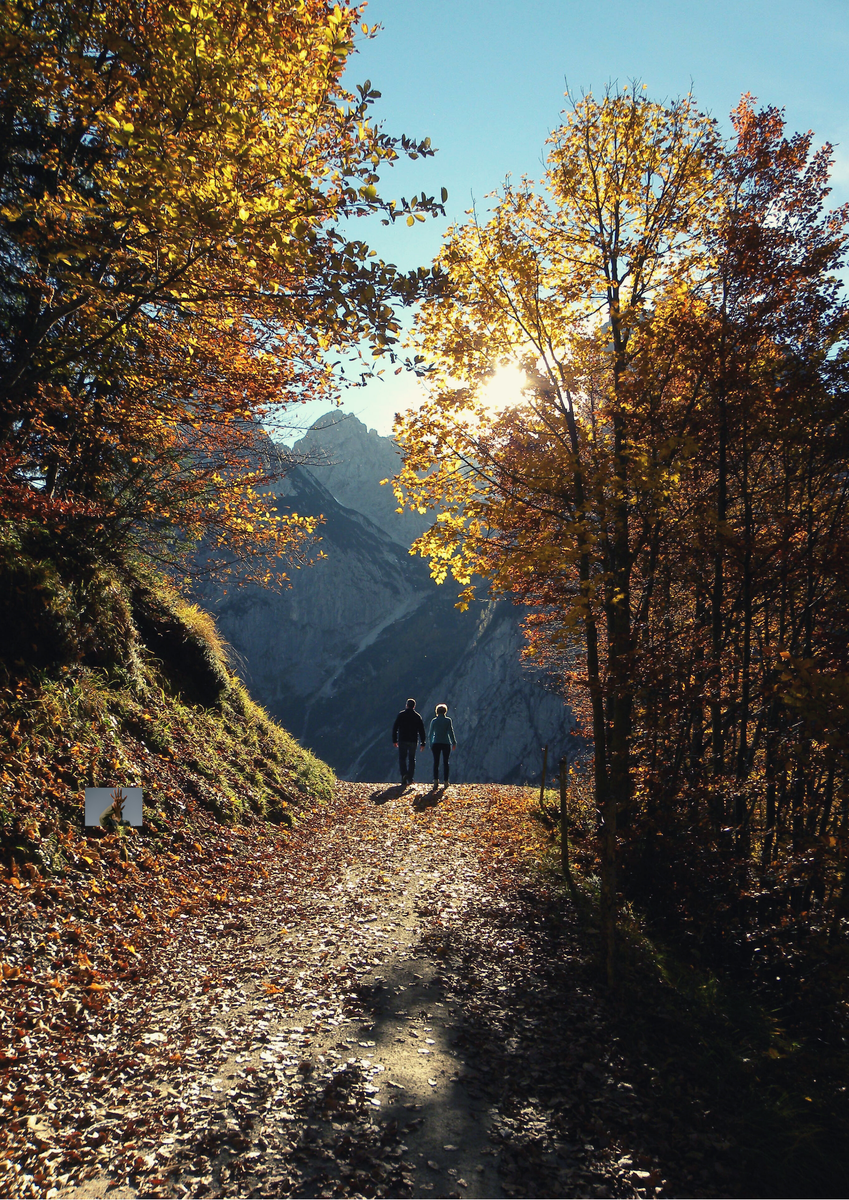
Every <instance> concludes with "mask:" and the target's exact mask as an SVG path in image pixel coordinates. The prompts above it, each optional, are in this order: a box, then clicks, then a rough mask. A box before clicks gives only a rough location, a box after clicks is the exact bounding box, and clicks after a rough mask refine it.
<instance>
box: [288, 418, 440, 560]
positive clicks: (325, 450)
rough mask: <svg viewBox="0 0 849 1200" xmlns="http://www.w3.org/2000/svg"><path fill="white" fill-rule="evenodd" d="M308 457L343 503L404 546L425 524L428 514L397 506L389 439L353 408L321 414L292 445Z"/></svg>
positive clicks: (394, 453) (394, 456) (397, 458)
mask: <svg viewBox="0 0 849 1200" xmlns="http://www.w3.org/2000/svg"><path fill="white" fill-rule="evenodd" d="M292 451H293V453H294V454H296V455H299V456H303V457H304V458H305V459H306V460H307V466H308V468H309V471H310V474H311V475H312V476H313V477H314V478H315V479H317V480H318V481H319V483H322V484H324V486H325V487H326V488H327V489H328V491H330V492H332V494H333V496H334V497H335V499H336V500H337V501H338V502H339V503H340V504H342V505H344V506H345V507H346V508H353V509H356V511H357V512H361V513H363V514H364V515H365V516H367V517H368V518H369V520H370V521H372V522H373V523H374V524H375V525H377V526H378V528H379V529H382V530H383V532H384V533H385V534H388V536H389V537H391V538H392V540H393V541H395V542H400V543H401V545H403V546H405V547H406V546H409V545H410V543H411V542H412V541H413V540H414V538H417V537H418V536H419V534H420V533H424V531H425V530H426V529H427V527H428V525H429V524H430V517H428V516H421V515H420V514H418V513H411V512H404V513H398V512H397V511H396V509H397V507H398V502H397V500H396V499H395V494H394V492H393V491H392V485H391V484H389V483H386V484H383V486H381V480H382V479H391V478H392V476H393V475H396V474H397V473H398V471H399V470H400V468H401V455H400V453H399V451H398V447H397V446H396V445H395V443H394V442H393V440H392V438H388V437H381V436H380V434H378V433H377V431H376V430H374V429H368V428H366V426H365V425H364V424H363V423H362V421H360V420H358V419H357V417H355V416H354V415H353V414H352V413H343V412H341V411H340V410H339V409H334V410H333V411H332V412H329V413H325V414H324V416H323V417H319V419H318V420H317V421H316V422H315V424H314V425H313V426H312V428H311V429H309V430H307V432H306V434H304V436H303V437H302V438H301V439H300V440H299V441H297V442H295V444H294V446H293V447H292Z"/></svg>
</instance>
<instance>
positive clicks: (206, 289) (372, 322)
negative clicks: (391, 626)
mask: <svg viewBox="0 0 849 1200" xmlns="http://www.w3.org/2000/svg"><path fill="white" fill-rule="evenodd" d="M359 19H360V12H359V9H358V8H357V7H355V6H352V5H348V4H336V5H334V4H332V3H329V2H328V0H300V2H297V3H288V2H281V0H259V2H258V3H251V4H247V5H234V4H225V3H204V2H203V0H198V2H195V0H153V2H152V3H140V2H139V0H117V3H113V2H112V0H110V3H108V4H106V3H103V2H100V0H94V2H93V3H91V4H85V5H82V6H80V5H78V4H72V3H67V2H64V0H60V2H56V0H44V2H41V0H6V2H5V3H3V4H2V8H0V62H2V83H0V100H1V101H2V105H1V106H0V269H1V270H2V276H0V398H2V402H0V501H2V512H3V515H4V516H5V517H7V518H14V519H17V520H30V521H34V522H35V523H36V524H37V525H40V526H42V527H46V528H49V529H52V530H53V531H54V532H56V531H61V532H62V535H63V537H65V538H78V539H79V540H80V541H81V542H83V543H85V544H86V545H88V546H89V547H97V548H98V551H99V552H101V553H108V554H111V555H112V556H113V557H117V558H121V557H126V554H127V553H128V552H129V551H130V550H131V548H132V547H136V548H137V549H142V550H144V551H145V552H146V553H147V554H148V555H150V556H153V557H154V558H163V557H165V558H167V557H169V555H171V554H172V552H173V550H174V548H175V543H177V542H185V541H186V539H188V540H189V541H190V542H191V541H193V540H197V539H198V538H201V537H203V538H204V539H205V543H206V545H207V547H208V548H209V549H210V551H211V552H214V551H215V550H216V548H217V549H219V550H222V551H223V550H225V549H226V551H227V552H228V553H233V552H234V551H235V552H236V553H237V554H242V555H250V554H252V553H254V552H256V551H262V552H265V553H266V554H268V555H269V556H272V557H273V556H276V555H277V554H278V553H280V552H286V551H289V552H291V551H295V550H297V548H298V546H299V545H300V544H301V543H302V541H303V538H304V537H305V536H308V535H309V533H310V531H311V524H310V522H308V521H304V520H303V519H301V518H298V517H297V515H294V514H292V515H289V516H286V517H283V516H281V515H280V514H278V513H277V512H276V511H275V510H274V509H273V507H272V506H271V504H270V503H269V502H268V501H267V500H266V499H265V498H264V497H263V495H262V489H263V485H264V484H265V483H267V482H268V481H269V479H270V478H271V477H272V476H273V474H274V467H273V465H270V464H269V462H268V460H267V458H266V461H264V462H263V461H261V459H260V457H258V456H257V453H256V445H255V430H256V427H257V424H258V422H259V421H260V420H261V419H262V417H263V416H264V415H266V414H267V413H268V412H269V410H270V409H271V407H272V406H277V405H281V404H283V405H285V404H291V403H294V402H298V401H300V400H302V399H306V398H312V397H315V396H322V395H332V393H333V389H334V387H335V383H334V375H333V371H332V369H331V361H332V358H333V357H334V356H335V357H336V358H337V359H338V358H339V357H340V352H341V354H342V355H343V356H344V354H345V353H346V352H350V354H351V355H353V356H354V358H356V356H357V355H360V356H362V355H363V354H364V353H365V361H364V362H363V363H362V370H364V371H366V372H368V371H370V370H371V369H372V365H371V364H372V363H373V362H376V361H377V360H378V359H379V358H380V357H381V356H382V355H384V354H387V353H388V354H391V353H392V346H393V344H394V343H395V341H396V338H397V334H398V323H397V318H396V315H395V305H396V304H397V302H398V301H404V300H406V299H408V298H410V297H412V296H414V295H415V294H416V293H417V291H418V289H419V288H420V287H421V285H422V282H423V280H424V278H425V276H426V274H427V272H424V271H422V272H420V273H418V274H416V273H413V274H412V275H409V276H402V275H400V274H399V273H398V272H397V271H396V270H395V269H394V268H393V267H392V266H391V265H387V264H385V263H383V262H381V261H379V260H378V259H377V258H376V257H375V256H374V254H373V253H372V252H371V251H370V250H369V248H368V247H367V245H366V244H365V243H364V242H362V241H357V240H351V239H350V237H347V236H344V235H343V234H342V233H341V232H340V222H342V221H343V219H345V218H350V217H354V216H359V215H364V214H367V213H374V212H381V213H383V215H384V219H385V220H387V221H392V220H395V219H396V218H397V217H398V216H401V215H403V216H405V217H406V219H407V220H408V221H410V222H413V221H414V220H416V219H423V218H424V215H425V214H426V213H428V212H432V211H434V210H437V209H439V207H440V206H439V204H438V203H436V202H435V201H433V200H432V199H428V198H427V197H425V196H424V195H423V196H422V197H420V198H419V199H418V200H415V201H413V202H411V203H408V202H404V201H402V202H400V203H398V204H396V203H395V202H392V201H386V200H384V199H382V198H381V197H380V195H379V193H378V190H377V189H378V182H379V180H378V172H379V170H380V169H381V167H382V166H384V165H387V164H391V163H392V162H393V161H395V160H396V159H397V157H398V155H399V154H409V155H411V156H412V157H416V156H418V155H428V154H430V153H431V149H430V145H429V142H428V141H427V140H425V141H424V142H413V141H410V140H409V139H407V138H406V137H401V138H393V137H390V136H388V135H386V134H385V133H384V132H383V131H382V130H381V128H380V127H379V126H378V125H375V123H374V122H373V121H372V119H371V116H370V109H371V106H372V104H373V102H374V100H375V98H376V97H377V95H379V93H377V92H375V91H373V90H372V89H371V85H370V84H369V83H366V84H364V85H363V86H361V87H359V88H358V90H357V93H356V94H355V95H352V94H349V93H348V92H347V91H346V90H345V89H343V87H342V85H341V76H342V73H343V70H344V68H345V66H346V64H347V62H348V61H349V58H350V55H351V53H352V50H353V38H354V34H355V29H356V27H357V24H358V21H359ZM364 29H365V32H366V34H373V33H374V29H372V30H368V29H367V28H365V27H364ZM346 228H348V226H346ZM363 345H365V346H367V347H370V351H368V350H367V351H365V352H364V351H363V350H362V347H363Z"/></svg>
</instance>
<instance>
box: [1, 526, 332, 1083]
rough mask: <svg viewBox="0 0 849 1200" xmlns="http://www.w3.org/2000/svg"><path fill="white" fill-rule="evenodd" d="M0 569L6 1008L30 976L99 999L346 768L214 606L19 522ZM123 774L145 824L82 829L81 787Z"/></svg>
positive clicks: (235, 880) (217, 899)
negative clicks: (230, 640) (307, 741)
mask: <svg viewBox="0 0 849 1200" xmlns="http://www.w3.org/2000/svg"><path fill="white" fill-rule="evenodd" d="M0 581H2V589H0V638H2V647H0V649H2V654H0V732H2V738H0V746H2V751H0V753H2V761H0V893H2V896H3V904H2V905H1V906H0V907H2V909H3V911H4V913H5V937H4V938H3V939H2V972H3V977H4V978H5V979H6V980H7V981H9V982H10V983H15V981H19V983H20V985H21V987H17V988H15V987H12V988H7V989H2V988H0V996H3V998H4V1001H5V1003H4V1004H3V1005H2V1006H0V1007H2V1008H5V1010H6V1012H7V1017H8V1015H9V1013H10V1012H11V1009H12V1008H15V1007H16V1005H17V1009H18V1011H20V1010H21V1004H23V1005H24V1008H25V1007H26V1003H25V993H24V990H22V988H23V987H24V985H28V982H33V981H39V988H40V990H39V991H37V992H36V993H32V994H31V995H30V998H32V995H38V996H43V994H44V992H43V989H44V987H49V988H52V989H53V993H54V994H56V995H62V994H63V993H64V990H65V989H67V988H68V987H70V986H72V985H73V986H78V985H80V984H81V986H82V987H83V988H84V989H87V992H86V994H85V995H84V996H83V998H84V999H85V1000H86V1003H93V1002H94V999H95V995H94V991H96V990H97V989H98V988H99V987H103V988H104V989H105V988H106V985H107V984H108V982H109V980H110V979H111V978H118V977H121V976H122V974H123V975H124V976H126V972H127V971H128V970H130V971H131V973H132V970H136V969H138V968H139V966H140V963H141V961H142V959H143V951H142V946H143V945H145V944H147V943H149V944H150V945H153V944H155V943H157V942H159V941H161V935H162V934H163V931H164V929H165V926H166V925H167V920H168V917H169V914H170V915H171V916H173V914H174V912H175V911H176V910H180V909H185V908H186V907H187V906H188V907H189V908H191V907H192V906H194V907H197V906H198V905H206V904H210V903H215V904H219V905H221V906H224V907H226V905H227V903H228V896H230V895H231V893H233V891H234V890H237V891H238V890H239V876H240V870H239V869H238V861H239V858H240V854H241V851H242V850H243V849H244V848H245V847H246V846H247V845H248V843H249V842H250V844H251V845H256V844H262V843H265V844H266V845H268V846H269V847H270V846H271V845H272V844H274V845H277V844H279V843H280V842H281V840H283V839H284V838H285V833H286V828H287V826H289V825H291V824H292V823H294V822H296V821H297V820H298V814H299V811H304V810H305V808H307V807H309V806H312V805H315V804H317V803H318V804H323V803H326V802H327V801H328V800H329V799H330V798H331V796H332V794H333V785H334V777H333V773H332V772H331V770H330V769H329V768H328V767H327V766H326V765H325V764H324V763H322V762H321V761H319V760H318V759H316V758H315V757H314V756H313V755H312V754H310V753H309V752H307V751H305V750H304V749H302V748H301V747H300V746H299V745H298V744H297V742H296V741H295V740H294V739H293V738H292V737H291V736H290V735H289V734H288V733H287V732H286V731H285V730H284V729H282V728H280V727H279V726H278V725H276V724H275V722H274V721H272V720H271V719H270V718H269V717H268V715H267V714H266V713H265V712H264V711H263V710H262V709H261V708H260V707H259V706H258V705H257V704H255V703H254V702H253V700H251V698H250V696H249V695H248V693H247V691H246V690H245V688H244V687H243V686H242V684H241V683H240V682H239V681H238V680H237V679H236V678H235V677H234V676H233V674H232V673H231V672H230V670H229V668H228V662H227V654H226V649H225V647H224V646H223V645H222V642H221V640H220V638H219V636H218V634H217V632H216V629H215V626H214V623H213V622H212V620H211V619H210V618H209V616H208V615H207V614H206V613H204V612H202V611H201V610H199V609H198V608H197V607H195V606H194V605H191V604H188V603H187V602H186V601H185V600H183V599H182V598H181V597H180V596H179V595H178V594H177V593H176V592H175V591H173V590H172V589H170V588H168V587H167V586H166V585H165V584H164V583H163V582H162V581H161V580H157V579H156V578H155V577H153V576H150V575H148V576H147V577H146V578H136V579H134V580H132V581H130V582H127V580H126V578H124V579H121V578H119V576H118V575H117V574H116V573H115V572H113V571H110V570H109V569H108V568H107V567H105V566H103V565H102V564H97V563H93V562H90V563H84V562H80V560H79V557H77V558H72V557H71V556H70V555H69V556H67V557H62V556H61V555H58V554H57V553H56V551H55V549H51V550H50V552H47V550H46V549H45V547H44V546H42V545H41V544H40V543H39V535H38V533H37V531H36V532H30V533H29V534H28V537H27V540H24V539H23V538H22V537H21V534H20V533H15V532H10V531H8V530H7V531H6V532H5V534H3V535H2V537H0ZM116 785H117V786H123V787H141V788H142V789H143V798H144V827H143V829H140V830H136V829H126V830H119V831H117V832H112V833H107V832H106V831H104V830H101V829H99V828H94V829H91V828H89V829H87V828H86V827H85V824H84V789H85V788H86V787H107V786H108V787H114V786H116ZM248 834H249V835H250V836H249V837H248ZM241 873H243V874H250V870H249V869H248V863H247V861H246V862H245V864H244V871H243V872H241ZM139 914H142V915H139ZM118 926H120V930H121V932H120V936H119V935H118V934H116V933H115V929H116V928H117V927H118ZM157 931H158V934H159V935H160V936H158V935H157ZM130 946H131V947H132V951H129V950H128V949H127V947H130ZM33 986H35V983H34V982H33ZM92 988H94V991H92ZM38 1007H39V1009H40V1008H41V1007H43V1006H41V1005H39V1006H38ZM19 1023H20V1022H19ZM12 1058H13V1059H15V1053H14V1052H13V1053H12Z"/></svg>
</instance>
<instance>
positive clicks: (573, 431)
mask: <svg viewBox="0 0 849 1200" xmlns="http://www.w3.org/2000/svg"><path fill="white" fill-rule="evenodd" d="M550 143H551V152H550V155H549V159H548V171H547V174H546V178H545V187H546V193H545V194H543V193H541V192H539V191H538V190H537V189H536V188H535V187H534V186H533V184H532V183H530V182H529V181H527V180H525V181H523V182H522V183H521V185H519V186H518V187H507V188H506V189H505V191H504V193H503V195H502V196H501V197H500V198H499V199H498V201H497V203H496V204H495V205H494V209H493V212H492V215H491V216H490V217H489V219H488V220H487V221H486V222H485V223H481V222H479V221H477V220H472V222H471V223H470V224H468V225H466V226H464V227H462V228H455V229H452V230H451V231H450V232H449V237H448V240H447V242H446V245H445V247H444V249H443V251H442V253H441V255H440V258H439V260H438V261H439V265H440V267H441V268H442V270H443V271H444V272H445V273H446V276H447V278H448V280H449V283H448V285H447V286H446V288H445V289H444V291H443V292H442V294H441V295H440V296H439V297H438V298H435V299H433V300H431V301H430V302H428V303H427V304H426V305H425V307H424V309H423V313H422V317H421V319H420V321H419V323H418V342H419V344H420V346H421V347H422V348H423V351H424V353H425V354H426V356H427V357H428V359H429V360H430V361H431V362H432V363H433V366H434V374H433V389H432V396H431V400H430V401H429V403H427V404H426V405H425V406H424V408H423V409H422V410H420V411H419V412H418V413H417V414H415V416H411V417H410V418H408V419H407V420H404V421H401V422H400V424H399V426H398V428H397V432H398V435H399V437H400V440H401V444H402V446H403V448H404V451H405V466H404V471H403V473H402V476H401V478H400V494H401V496H402V498H407V499H408V500H410V501H411V502H412V503H414V504H417V505H420V506H426V505H434V506H438V507H439V508H440V509H441V511H440V513H439V519H438V521H437V523H436V525H435V526H434V528H433V529H432V530H431V532H430V533H428V534H425V535H424V537H423V538H421V539H420V540H419V543H418V548H419V550H420V552H421V553H423V554H425V555H428V556H430V557H431V559H432V561H433V569H434V573H435V575H436V577H437V578H443V577H444V576H445V575H446V573H447V571H448V570H449V569H450V570H451V571H452V572H453V574H454V576H455V578H457V579H458V580H459V581H460V582H462V583H464V584H466V585H467V588H468V584H469V580H470V578H471V576H472V574H473V573H474V572H478V573H480V574H483V575H485V576H486V577H487V578H488V579H489V580H490V581H491V584H492V586H493V587H494V588H495V589H496V590H500V591H504V592H509V593H511V594H513V595H514V596H516V597H518V598H519V599H521V600H523V601H525V602H531V603H533V604H536V605H541V606H543V607H544V608H547V609H551V608H552V607H554V608H555V609H556V611H557V613H558V622H559V625H558V628H559V630H560V632H561V633H564V632H565V634H566V638H567V641H570V640H571V641H572V642H573V643H575V644H577V643H578V642H579V644H580V646H581V650H582V653H583V656H584V662H585V673H584V680H583V682H584V684H585V686H586V689H587V693H588V698H589V707H590V711H591V728H592V736H593V742H594V773H595V789H596V799H597V804H598V809H599V812H600V813H601V814H602V818H603V828H604V835H603V866H604V869H603V876H602V878H603V897H602V907H603V912H604V922H605V929H606V938H607V947H608V951H607V953H608V971H609V973H610V975H611V977H612V974H613V931H614V924H615V907H616V886H617V885H616V835H617V822H618V819H619V816H620V814H621V813H624V812H627V811H628V809H629V807H630V805H631V802H632V797H633V770H632V750H631V746H632V736H633V729H632V726H633V693H634V687H633V682H634V672H635V666H636V658H637V654H638V644H637V643H638V640H639V630H640V628H641V626H640V622H639V608H640V603H641V597H639V596H635V595H634V588H633V581H634V572H635V568H636V566H637V564H639V563H641V561H642V559H643V558H645V556H646V555H649V554H650V553H651V549H650V546H649V545H647V544H646V542H645V537H644V533H645V530H644V528H643V524H642V521H639V522H638V524H637V525H636V526H635V516H636V517H641V516H642V514H640V513H638V512H637V511H636V509H635V506H634V498H635V497H636V496H637V495H639V496H640V498H641V502H642V504H643V508H644V509H645V510H646V511H647V512H648V510H651V512H657V511H659V510H660V508H662V505H663V503H664V501H663V497H664V492H665V489H666V488H667V486H668V483H669V479H670V475H671V472H672V470H673V468H672V465H671V458H670V455H669V454H665V453H664V451H663V448H662V447H661V446H655V447H654V449H655V451H657V452H659V455H658V454H655V456H654V457H652V455H651V453H649V452H648V448H647V447H646V446H645V445H642V446H641V445H640V444H639V433H638V430H639V431H642V430H643V428H644V427H646V424H647V423H648V426H649V427H651V414H650V412H636V411H635V397H634V395H633V391H632V389H631V388H630V386H629V379H630V375H631V373H632V369H633V362H634V359H635V356H636V355H637V354H638V353H639V347H640V342H641V336H642V334H641V329H642V326H643V325H644V323H645V322H646V321H647V320H648V319H649V318H650V316H651V314H652V313H653V311H654V310H655V309H656V308H657V307H658V306H662V305H664V304H669V303H671V302H672V297H673V296H674V295H675V294H676V291H677V290H678V289H679V288H680V287H681V283H682V281H683V280H687V279H692V278H696V276H697V274H698V271H699V269H700V265H701V254H702V238H701V231H702V229H703V228H704V226H705V224H706V222H707V220H708V218H709V216H710V213H711V210H712V206H713V205H714V204H715V203H716V197H715V192H716V185H715V171H714V167H715V163H716V160H717V157H718V154H719V140H718V136H717V131H716V126H715V123H714V122H713V121H712V120H710V119H708V118H706V117H704V116H703V115H701V114H700V113H699V112H698V110H697V109H696V107H695V105H694V103H693V102H692V100H691V99H690V98H687V99H685V100H682V101H680V102H678V103H676V104H674V105H670V106H663V105H659V104H655V103H652V102H651V101H649V100H647V99H646V98H644V97H643V95H642V94H641V93H640V92H639V91H638V89H637V88H636V87H633V88H632V89H631V90H629V91H624V92H611V93H609V94H608V95H606V96H605V97H604V99H603V100H601V101H596V100H595V99H594V98H593V97H592V96H587V97H585V98H583V99H582V100H580V101H578V102H576V103H575V104H574V105H573V107H572V109H571V111H570V113H569V115H568V117H567V120H566V123H565V124H564V125H563V126H562V127H561V128H560V129H559V130H557V131H556V132H555V133H554V134H553V135H552V137H551V139H550ZM504 363H518V364H519V365H521V366H522V367H523V368H524V369H525V370H526V372H527V373H528V376H529V378H530V379H531V380H532V381H533V382H532V386H531V388H530V391H529V393H526V399H525V403H524V404H522V405H521V406H520V407H519V408H516V409H514V410H512V411H508V412H505V413H503V414H500V415H497V416H495V415H493V414H492V413H490V412H488V411H487V409H486V405H485V403H483V402H482V400H481V391H482V388H483V387H484V385H485V384H486V382H487V380H488V379H489V378H490V377H491V375H492V373H493V371H494V370H495V369H496V367H497V366H498V365H499V364H504ZM458 382H459V384H460V386H459V387H458V386H457V383H458ZM649 408H651V403H649ZM647 455H648V456H647ZM647 519H649V521H650V517H649V516H647ZM468 596H469V591H468V590H467V591H466V593H465V594H464V599H467V598H468Z"/></svg>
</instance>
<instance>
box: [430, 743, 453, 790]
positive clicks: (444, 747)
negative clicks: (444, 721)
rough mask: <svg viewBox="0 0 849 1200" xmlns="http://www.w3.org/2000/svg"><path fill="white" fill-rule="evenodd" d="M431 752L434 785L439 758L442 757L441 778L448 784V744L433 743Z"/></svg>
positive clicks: (449, 748) (437, 777) (449, 749)
mask: <svg viewBox="0 0 849 1200" xmlns="http://www.w3.org/2000/svg"><path fill="white" fill-rule="evenodd" d="M431 750H432V751H433V781H434V783H436V781H437V779H439V756H440V754H441V755H442V778H443V779H444V780H445V782H446V783H447V782H448V756H449V755H450V753H451V746H450V745H449V744H448V742H434V743H433V745H432V746H431Z"/></svg>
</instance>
